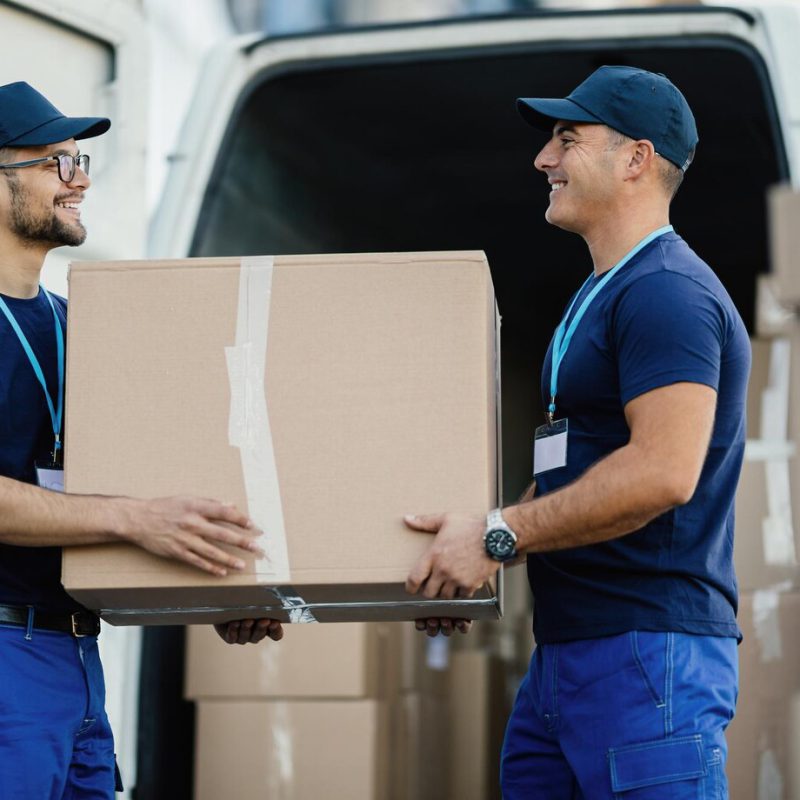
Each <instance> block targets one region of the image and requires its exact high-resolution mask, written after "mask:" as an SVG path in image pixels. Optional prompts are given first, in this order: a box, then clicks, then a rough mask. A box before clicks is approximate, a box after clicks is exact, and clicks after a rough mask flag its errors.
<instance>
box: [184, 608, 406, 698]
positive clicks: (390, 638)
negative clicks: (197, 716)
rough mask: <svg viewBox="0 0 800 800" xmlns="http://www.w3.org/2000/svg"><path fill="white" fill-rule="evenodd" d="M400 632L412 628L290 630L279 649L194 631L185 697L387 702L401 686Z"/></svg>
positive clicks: (205, 629) (362, 625) (369, 625)
mask: <svg viewBox="0 0 800 800" xmlns="http://www.w3.org/2000/svg"><path fill="white" fill-rule="evenodd" d="M401 627H402V628H406V627H408V628H411V627H413V626H412V625H411V624H410V623H403V624H402V625H400V624H393V623H388V622H383V623H379V622H353V623H344V624H340V625H291V626H289V627H287V628H286V629H285V631H284V638H283V639H282V640H281V641H280V642H279V643H277V642H271V641H265V642H263V643H262V644H261V645H259V646H258V647H246V648H245V647H232V646H231V645H229V644H226V643H225V642H223V641H222V640H221V639H220V638H219V636H217V634H216V632H215V631H214V629H213V628H211V627H210V626H207V625H195V626H192V627H191V628H189V630H188V631H187V637H186V642H187V644H186V682H185V696H186V697H187V699H190V700H206V699H212V698H213V699H218V700H222V699H245V698H250V699H267V698H286V699H288V698H292V699H310V698H341V699H344V698H352V699H356V698H370V697H372V698H381V699H386V700H389V699H392V698H393V697H394V695H395V694H396V693H397V692H398V691H399V687H400V675H401V663H402V659H401V650H402V634H401V630H400V628H401ZM322 665H324V668H323V666H322Z"/></svg>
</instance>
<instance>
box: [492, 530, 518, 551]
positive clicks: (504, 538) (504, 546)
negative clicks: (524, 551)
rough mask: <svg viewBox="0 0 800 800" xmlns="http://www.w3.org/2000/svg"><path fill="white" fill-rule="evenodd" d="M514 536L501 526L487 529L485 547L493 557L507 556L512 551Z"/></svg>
mask: <svg viewBox="0 0 800 800" xmlns="http://www.w3.org/2000/svg"><path fill="white" fill-rule="evenodd" d="M514 544H515V542H514V537H513V536H512V535H511V534H510V533H509V532H508V531H504V530H502V528H499V529H496V530H493V531H489V534H488V535H487V537H486V549H487V550H489V552H490V553H491V554H492V555H493V556H495V558H508V557H509V556H511V555H513V553H514Z"/></svg>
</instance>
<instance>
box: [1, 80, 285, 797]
mask: <svg viewBox="0 0 800 800" xmlns="http://www.w3.org/2000/svg"><path fill="white" fill-rule="evenodd" d="M109 127H110V122H109V120H107V119H103V118H97V117H72V118H70V117H66V116H64V115H63V114H62V113H61V112H60V111H58V109H56V108H55V107H54V106H53V105H52V104H51V103H50V102H49V101H48V100H46V99H45V98H44V97H43V96H42V95H41V94H39V92H37V91H36V90H35V89H33V88H32V87H31V86H29V85H28V84H27V83H23V82H18V83H11V84H7V85H5V86H0V175H1V177H0V797H4V798H5V797H8V798H12V797H14V798H23V797H24V798H37V800H45V799H47V800H57V799H58V800H61V798H66V797H69V798H76V800H77V798H97V799H99V798H112V797H113V795H114V789H115V772H116V767H115V761H114V745H113V738H112V734H111V730H110V728H109V724H108V719H107V717H106V713H105V710H104V695H105V689H104V683H103V673H102V668H101V665H100V660H99V657H98V651H97V634H98V633H99V629H100V625H99V620H98V619H97V617H96V616H95V615H94V614H92V613H90V612H89V611H87V610H86V609H84V608H82V607H81V606H80V605H79V604H78V603H76V602H75V601H74V600H73V599H72V598H70V597H69V596H68V595H67V594H66V592H65V591H64V589H63V587H62V586H61V582H60V572H61V547H63V546H65V545H78V544H98V543H104V542H114V541H126V542H129V543H132V544H136V545H138V546H139V547H142V548H144V549H145V550H149V551H150V552H152V553H155V554H157V555H160V556H164V557H167V558H174V559H177V560H179V561H184V562H186V563H188V564H191V565H192V566H194V567H196V568H198V569H202V570H204V571H206V572H209V573H211V574H213V575H220V576H221V575H225V574H226V573H227V572H228V571H229V570H239V569H242V568H243V567H244V562H243V561H242V560H241V559H240V558H238V557H237V556H234V555H230V554H228V553H227V552H225V551H224V550H222V549H221V548H220V547H219V545H220V544H221V543H225V544H228V545H234V546H235V547H237V548H239V549H240V550H242V551H244V552H252V551H257V549H258V548H257V546H256V544H255V535H256V534H257V533H258V531H256V530H255V529H254V528H253V525H252V523H251V522H250V520H249V519H248V518H247V517H246V516H245V515H244V514H242V513H240V512H239V511H237V510H236V509H235V508H233V507H232V506H230V505H227V504H224V503H220V502H216V501H212V500H203V499H199V498H193V497H169V498H160V499H156V500H137V499H133V498H127V497H99V496H81V495H68V494H64V493H63V491H60V490H63V478H62V477H61V476H62V465H63V452H64V443H63V439H62V437H63V431H62V424H63V403H64V337H65V326H66V301H65V300H64V299H63V298H61V297H57V296H54V295H51V294H50V293H49V292H47V291H46V290H45V289H44V288H43V287H42V286H41V285H40V283H39V280H40V274H41V270H42V266H43V263H44V259H45V256H46V255H47V253H48V252H49V251H50V250H51V249H53V248H55V247H60V246H62V245H70V246H77V245H80V244H82V243H83V241H84V239H85V238H86V229H85V227H84V226H83V223H82V221H81V211H80V208H81V203H82V202H83V199H84V196H85V193H86V192H87V191H88V189H89V187H90V185H91V181H90V179H89V166H90V160H89V156H88V155H86V154H83V153H80V152H79V150H78V145H77V140H80V139H88V138H91V137H94V136H99V135H101V134H103V133H105V132H106V131H107V130H108V128H109ZM217 630H218V633H219V634H220V636H222V637H223V638H224V639H225V640H226V641H228V642H229V643H234V642H236V643H240V644H244V643H246V642H258V641H260V640H261V639H263V638H264V637H265V636H269V637H270V638H272V639H274V640H276V641H277V640H278V639H280V638H281V636H282V630H281V627H280V624H279V623H278V622H271V621H270V620H259V621H254V620H241V621H239V622H233V623H230V624H228V625H225V626H218V627H217Z"/></svg>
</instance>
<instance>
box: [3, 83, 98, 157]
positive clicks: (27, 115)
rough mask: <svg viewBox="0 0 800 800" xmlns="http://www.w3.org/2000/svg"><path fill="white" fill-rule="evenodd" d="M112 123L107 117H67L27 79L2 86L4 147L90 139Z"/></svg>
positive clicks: (33, 145) (32, 145)
mask: <svg viewBox="0 0 800 800" xmlns="http://www.w3.org/2000/svg"><path fill="white" fill-rule="evenodd" d="M110 127H111V121H110V120H108V119H106V118H105V117H66V116H64V115H63V114H62V113H61V112H60V111H59V110H58V109H57V108H56V107H55V106H54V105H53V104H52V103H51V102H50V101H49V100H48V99H47V98H46V97H44V95H42V94H40V93H39V92H37V91H36V89H34V88H33V87H32V86H30V85H29V84H27V83H25V82H24V81H17V82H16V83H7V84H5V85H4V86H0V147H35V146H38V145H43V144H54V143H55V142H63V141H64V140H65V139H89V138H91V137H92V136H99V135H100V134H101V133H105V132H106V131H107V130H108V129H109V128H110Z"/></svg>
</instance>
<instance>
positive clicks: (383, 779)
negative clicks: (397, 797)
mask: <svg viewBox="0 0 800 800" xmlns="http://www.w3.org/2000/svg"><path fill="white" fill-rule="evenodd" d="M196 720H197V721H196V747H195V793H194V797H195V800H220V798H235V800H264V798H273V797H274V798H280V799H281V800H320V798H330V799H331V800H333V799H334V798H347V800H388V797H389V794H388V792H389V782H390V781H389V778H388V776H389V766H388V763H387V759H388V757H389V755H390V747H389V736H390V726H391V721H390V717H389V708H388V706H387V705H386V704H385V703H382V702H380V701H375V700H342V701H327V702H326V701H302V700H298V701H262V702H248V701H239V702H235V701H215V700H206V701H203V702H201V703H198V704H197V718H196Z"/></svg>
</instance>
